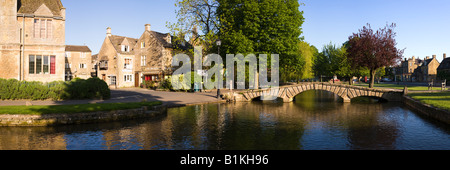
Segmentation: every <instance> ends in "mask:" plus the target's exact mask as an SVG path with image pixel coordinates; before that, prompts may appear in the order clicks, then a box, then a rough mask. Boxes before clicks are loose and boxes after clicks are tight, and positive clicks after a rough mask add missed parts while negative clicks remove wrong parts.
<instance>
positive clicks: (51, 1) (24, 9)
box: [17, 0, 64, 16]
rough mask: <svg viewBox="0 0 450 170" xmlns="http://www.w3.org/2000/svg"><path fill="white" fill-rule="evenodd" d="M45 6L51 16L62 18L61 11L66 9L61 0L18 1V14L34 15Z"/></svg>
mask: <svg viewBox="0 0 450 170" xmlns="http://www.w3.org/2000/svg"><path fill="white" fill-rule="evenodd" d="M42 5H45V6H46V7H47V8H48V9H49V11H50V12H51V14H52V15H51V16H61V9H62V8H64V7H63V5H62V3H61V0H18V1H17V9H18V10H17V13H20V14H34V13H35V12H37V11H38V9H39V8H41V6H42Z"/></svg>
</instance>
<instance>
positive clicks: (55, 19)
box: [0, 0, 66, 82]
mask: <svg viewBox="0 0 450 170" xmlns="http://www.w3.org/2000/svg"><path fill="white" fill-rule="evenodd" d="M65 13H66V9H65V8H64V6H63V5H62V3H61V1H60V0H0V23H1V24H0V63H2V65H1V66H0V78H5V79H10V78H13V79H18V80H26V81H42V82H50V81H56V80H64V78H65V68H64V63H65V57H64V56H65V44H64V43H65V20H66V18H65V15H66V14H65Z"/></svg>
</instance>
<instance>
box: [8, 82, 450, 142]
mask: <svg viewBox="0 0 450 170" xmlns="http://www.w3.org/2000/svg"><path fill="white" fill-rule="evenodd" d="M339 100H342V99H340V98H339V97H338V96H335V95H334V94H332V93H328V92H325V91H308V92H305V93H302V94H301V95H299V96H297V97H296V99H295V102H293V103H289V104H284V103H282V102H261V101H260V102H252V103H236V104H210V105H198V106H190V107H180V108H172V109H169V112H168V114H167V115H166V116H163V117H159V118H157V119H156V120H138V121H128V122H121V123H105V124H96V125H77V126H61V127H51V128H14V127H1V128H0V149H24V150H33V149H46V150H48V149H49V150H59V149H75V150H78V149H88V150H95V149H102V150H119V149H120V150H122V149H127V150H138V149H144V150H155V149H159V150H165V149H170V150H172V149H175V150H186V149H197V150H230V149H237V150H247V149H252V150H264V149H270V150H277V149H283V150H297V149H320V150H322V149H333V150H336V149H344V150H347V149H356V150H358V149H388V150H391V149H445V150H448V149H450V144H449V143H450V128H449V127H448V125H443V124H440V123H437V122H433V121H430V120H427V119H424V118H421V117H419V116H417V115H416V114H414V113H413V112H411V111H409V110H408V109H406V108H404V107H403V106H402V104H401V103H377V102H373V101H371V103H367V102H369V101H368V100H367V101H364V102H359V101H354V102H353V103H351V104H349V103H346V104H344V103H342V102H339ZM363 100H365V99H363Z"/></svg>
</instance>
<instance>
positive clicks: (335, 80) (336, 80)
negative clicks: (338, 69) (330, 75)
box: [330, 79, 341, 82]
mask: <svg viewBox="0 0 450 170" xmlns="http://www.w3.org/2000/svg"><path fill="white" fill-rule="evenodd" d="M330 81H331V82H332V81H333V79H330ZM338 81H341V80H339V79H334V82H338Z"/></svg>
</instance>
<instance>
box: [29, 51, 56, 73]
mask: <svg viewBox="0 0 450 170" xmlns="http://www.w3.org/2000/svg"><path fill="white" fill-rule="evenodd" d="M49 57H50V59H49ZM29 59H30V60H29V63H28V73H29V74H42V73H44V74H48V73H49V72H50V74H55V61H56V60H55V56H48V55H44V56H43V55H30V56H29Z"/></svg>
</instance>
